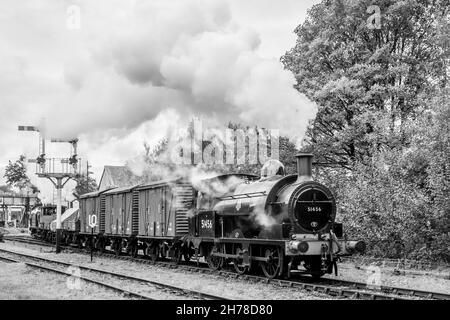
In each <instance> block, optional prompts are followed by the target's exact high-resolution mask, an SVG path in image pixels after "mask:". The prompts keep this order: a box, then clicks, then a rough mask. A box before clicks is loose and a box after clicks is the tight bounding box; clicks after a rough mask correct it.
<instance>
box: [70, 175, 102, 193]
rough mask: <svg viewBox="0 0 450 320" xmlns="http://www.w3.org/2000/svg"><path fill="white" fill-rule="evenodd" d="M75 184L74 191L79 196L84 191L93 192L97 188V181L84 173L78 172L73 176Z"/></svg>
mask: <svg viewBox="0 0 450 320" xmlns="http://www.w3.org/2000/svg"><path fill="white" fill-rule="evenodd" d="M75 181H76V182H77V186H76V187H75V190H74V193H75V194H76V195H77V196H81V195H83V194H85V193H89V192H93V191H96V190H97V189H98V186H97V182H96V181H95V179H94V178H91V177H90V176H86V175H85V174H80V175H78V176H77V177H76V178H75Z"/></svg>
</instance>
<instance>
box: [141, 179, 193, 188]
mask: <svg viewBox="0 0 450 320" xmlns="http://www.w3.org/2000/svg"><path fill="white" fill-rule="evenodd" d="M177 182H187V180H185V179H183V178H172V179H163V180H158V181H153V182H149V183H144V184H142V185H140V186H139V187H138V188H137V189H138V190H143V189H151V188H156V187H160V186H163V185H166V184H171V183H177Z"/></svg>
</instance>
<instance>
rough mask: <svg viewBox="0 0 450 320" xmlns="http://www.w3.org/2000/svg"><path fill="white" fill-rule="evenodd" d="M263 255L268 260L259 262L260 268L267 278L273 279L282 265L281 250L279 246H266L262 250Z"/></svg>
mask: <svg viewBox="0 0 450 320" xmlns="http://www.w3.org/2000/svg"><path fill="white" fill-rule="evenodd" d="M264 257H265V258H268V259H269V260H268V261H267V262H265V261H261V262H260V265H261V269H262V271H263V273H264V275H265V276H266V277H267V278H269V279H273V278H275V277H276V276H278V274H279V273H280V271H281V267H282V265H283V252H282V251H281V248H280V247H273V248H267V249H266V250H265V252H264Z"/></svg>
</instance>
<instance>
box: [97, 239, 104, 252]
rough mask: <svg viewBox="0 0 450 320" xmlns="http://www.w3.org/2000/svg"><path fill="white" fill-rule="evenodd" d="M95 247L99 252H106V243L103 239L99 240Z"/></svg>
mask: <svg viewBox="0 0 450 320" xmlns="http://www.w3.org/2000/svg"><path fill="white" fill-rule="evenodd" d="M95 247H96V248H97V250H98V252H100V253H103V251H105V241H104V240H103V239H102V238H99V239H98V240H97V243H96V244H95Z"/></svg>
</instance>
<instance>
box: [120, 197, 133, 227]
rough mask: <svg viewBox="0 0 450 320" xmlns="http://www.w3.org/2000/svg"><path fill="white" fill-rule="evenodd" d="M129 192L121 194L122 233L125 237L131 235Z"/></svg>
mask: <svg viewBox="0 0 450 320" xmlns="http://www.w3.org/2000/svg"><path fill="white" fill-rule="evenodd" d="M131 198H132V197H131V192H127V193H124V194H122V204H123V212H124V214H123V221H122V225H123V233H124V234H126V235H130V234H131V217H132V210H131V209H132V206H131Z"/></svg>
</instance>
